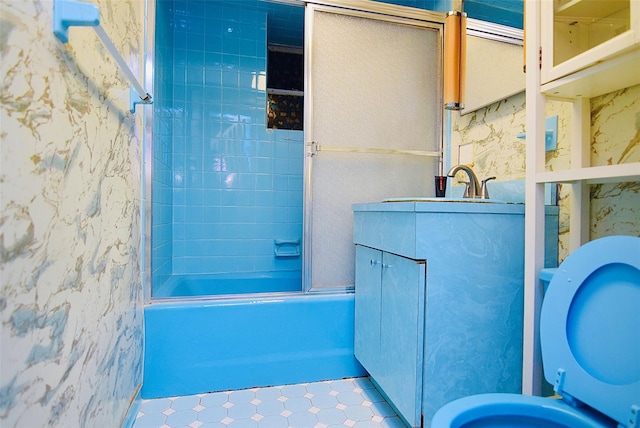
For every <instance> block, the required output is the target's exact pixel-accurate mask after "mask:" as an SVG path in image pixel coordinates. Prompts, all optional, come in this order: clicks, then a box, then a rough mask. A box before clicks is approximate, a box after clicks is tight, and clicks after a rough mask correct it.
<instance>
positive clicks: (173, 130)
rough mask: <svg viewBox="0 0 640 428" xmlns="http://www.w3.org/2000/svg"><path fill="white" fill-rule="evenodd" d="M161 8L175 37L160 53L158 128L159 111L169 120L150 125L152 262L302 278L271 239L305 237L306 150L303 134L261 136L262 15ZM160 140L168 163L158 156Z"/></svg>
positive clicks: (195, 270) (182, 270) (202, 5)
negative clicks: (161, 78) (167, 61)
mask: <svg viewBox="0 0 640 428" xmlns="http://www.w3.org/2000/svg"><path fill="white" fill-rule="evenodd" d="M160 7H165V8H166V9H168V10H170V13H168V14H167V15H168V16H169V20H170V22H169V28H171V29H172V31H171V32H172V35H171V36H170V37H167V36H164V38H163V39H159V38H157V39H156V46H157V50H163V49H164V50H166V51H167V52H165V53H164V55H165V57H166V58H170V59H171V63H170V64H172V65H173V67H172V69H171V70H170V71H168V70H164V71H163V72H164V73H165V75H164V77H165V80H164V81H163V83H162V86H164V88H163V95H164V96H165V97H167V98H166V99H165V100H160V99H159V97H157V98H156V99H157V101H156V102H157V106H156V121H157V115H158V110H159V109H161V107H160V106H164V108H162V111H167V112H171V118H170V120H169V123H167V124H164V122H163V121H161V122H162V124H156V126H155V132H158V133H159V138H157V137H156V145H155V146H156V147H155V149H156V150H154V152H156V153H155V160H156V161H157V160H158V159H159V158H160V157H162V158H163V162H157V164H158V165H157V168H156V169H157V170H156V171H155V175H158V176H159V177H154V185H156V184H157V185H158V186H159V189H158V190H157V191H154V204H156V203H159V204H161V207H160V206H159V207H158V208H157V209H154V226H155V227H154V236H153V238H154V242H156V244H154V249H156V250H159V253H160V254H158V255H157V256H156V257H155V260H156V262H157V263H161V265H160V266H162V267H163V268H162V272H164V266H167V264H169V265H170V270H171V273H172V274H174V275H175V274H211V273H228V272H264V271H278V270H300V269H301V258H300V257H297V258H276V257H274V240H275V239H301V238H302V190H303V185H302V180H303V179H302V177H303V160H304V143H303V134H302V132H300V131H274V130H267V129H266V87H265V84H266V43H267V39H266V37H267V28H266V25H267V14H266V13H265V12H264V11H262V12H261V11H251V10H248V9H247V8H239V7H234V6H228V5H225V4H223V3H221V2H200V1H180V2H175V3H174V2H169V1H167V2H164V1H162V2H158V8H160ZM158 14H160V12H158ZM163 43H165V44H164V45H163V46H161V44H163ZM168 51H171V53H170V54H169V52H168ZM159 65H160V67H156V68H157V69H159V68H169V65H167V64H159ZM156 91H157V92H158V89H156ZM160 114H162V113H160ZM165 132H168V133H169V134H170V139H171V142H172V145H171V153H170V155H169V159H166V156H165V155H166V154H165V153H164V152H163V151H162V152H161V149H160V148H158V147H157V146H162V147H164V144H163V143H164V142H165V140H164V136H165ZM164 161H166V163H164ZM164 168H167V171H164ZM167 175H168V176H167ZM165 180H168V181H165ZM165 202H166V203H167V205H166V206H165ZM167 206H168V207H169V209H170V213H167V212H166V211H165V208H167ZM156 216H159V217H160V218H159V219H157V221H156V219H155V217H156ZM165 219H169V221H170V225H171V226H170V228H167V227H166V224H165V223H164V220H165ZM165 243H169V244H168V246H167V247H168V249H169V253H170V262H166V260H165V256H166V252H165V250H166V249H167V247H165ZM158 269H160V267H159V268H158ZM154 272H155V270H154Z"/></svg>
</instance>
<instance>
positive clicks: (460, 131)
mask: <svg viewBox="0 0 640 428" xmlns="http://www.w3.org/2000/svg"><path fill="white" fill-rule="evenodd" d="M525 107H526V106H525V95H524V93H522V94H518V95H515V96H512V97H510V98H508V99H506V100H503V101H500V102H497V103H494V104H492V105H490V106H488V107H486V108H483V109H480V110H478V111H476V112H473V113H469V114H466V115H463V116H460V115H459V114H457V113H454V114H453V116H452V146H451V153H452V155H451V164H452V165H455V164H456V163H458V161H459V158H458V153H459V152H458V147H459V146H460V145H466V144H471V146H472V147H471V149H472V152H473V163H472V166H473V168H474V171H475V172H476V173H477V175H478V177H480V178H484V177H488V176H492V175H495V176H497V177H498V180H499V181H508V180H521V179H524V177H525V166H526V165H525V143H524V140H522V139H518V138H516V135H517V134H519V133H521V132H525V120H526V109H525ZM554 115H557V116H558V147H557V149H556V150H553V151H549V152H547V155H546V168H547V169H553V170H559V169H563V168H567V167H568V166H570V150H569V147H570V136H569V126H570V123H571V122H570V120H571V119H570V118H571V105H570V103H566V102H561V101H547V105H546V116H547V117H549V116H554ZM591 141H592V145H591V165H593V166H597V165H607V164H616V163H625V162H639V161H640V86H634V87H631V88H627V89H623V90H620V91H616V92H613V93H610V94H606V95H603V96H600V97H596V98H593V99H591ZM558 198H559V205H560V237H559V252H560V260H561V261H562V260H563V259H564V258H565V257H566V256H567V254H568V252H569V214H570V213H569V200H568V189H567V187H566V186H565V187H564V188H563V187H562V185H560V186H559V191H558ZM590 205H591V219H590V236H591V239H596V238H600V237H603V236H609V235H616V234H622V235H633V236H640V222H639V221H638V219H639V218H640V182H629V183H619V184H598V185H592V186H591V204H590Z"/></svg>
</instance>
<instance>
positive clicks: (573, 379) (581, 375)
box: [431, 236, 640, 428]
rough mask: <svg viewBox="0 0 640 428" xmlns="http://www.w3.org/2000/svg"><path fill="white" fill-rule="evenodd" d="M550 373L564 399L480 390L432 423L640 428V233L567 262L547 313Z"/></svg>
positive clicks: (467, 427)
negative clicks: (484, 392)
mask: <svg viewBox="0 0 640 428" xmlns="http://www.w3.org/2000/svg"><path fill="white" fill-rule="evenodd" d="M540 346H541V351H542V363H543V367H544V376H545V378H546V379H547V381H548V382H549V383H551V384H553V385H554V390H555V391H556V393H557V394H558V396H559V397H561V398H544V397H534V396H526V395H517V394H480V395H472V396H469V397H464V398H460V399H458V400H455V401H452V402H450V403H448V404H446V405H445V406H443V407H442V408H440V409H439V410H438V411H437V412H436V414H435V415H434V417H433V419H432V421H431V427H432V428H478V427H485V428H489V427H491V428H498V427H518V428H527V427H548V428H553V427H558V428H560V427H562V428H583V427H584V428H587V427H589V428H596V427H597V428H602V427H627V428H640V238H638V237H631V236H610V237H606V238H601V239H597V240H594V241H591V242H589V243H587V244H585V245H583V246H582V247H580V248H579V249H577V250H576V251H574V252H573V253H572V254H571V255H570V256H569V257H567V259H566V260H565V261H564V262H563V263H562V264H561V265H560V267H559V268H558V270H557V271H556V273H555V274H554V276H553V278H552V280H551V283H550V284H549V287H548V289H547V292H546V295H545V297H544V301H543V304H542V310H541V313H540Z"/></svg>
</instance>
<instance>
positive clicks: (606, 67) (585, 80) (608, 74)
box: [541, 49, 640, 99]
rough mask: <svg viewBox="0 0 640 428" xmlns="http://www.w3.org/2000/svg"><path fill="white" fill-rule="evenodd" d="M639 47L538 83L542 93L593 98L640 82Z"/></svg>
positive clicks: (563, 96) (573, 97) (560, 96)
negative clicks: (540, 83)
mask: <svg viewBox="0 0 640 428" xmlns="http://www.w3.org/2000/svg"><path fill="white" fill-rule="evenodd" d="M638 70H640V49H635V50H633V51H631V52H626V53H624V54H622V55H620V56H618V57H616V58H613V59H610V60H608V61H605V62H600V63H598V64H596V65H594V66H591V67H589V68H586V69H584V70H581V71H578V72H576V73H573V74H571V75H569V76H567V77H563V78H560V79H557V80H554V81H552V82H549V83H546V84H544V85H542V87H541V91H542V93H543V94H545V95H547V96H549V97H554V98H566V99H575V98H593V97H597V96H599V95H603V94H608V93H610V92H613V91H616V90H618V89H622V88H629V87H631V86H635V85H640V71H638Z"/></svg>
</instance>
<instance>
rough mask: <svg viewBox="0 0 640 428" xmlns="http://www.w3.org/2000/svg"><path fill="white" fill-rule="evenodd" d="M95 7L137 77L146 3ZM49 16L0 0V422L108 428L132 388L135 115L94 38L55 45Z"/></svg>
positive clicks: (137, 294) (79, 31)
mask: <svg viewBox="0 0 640 428" xmlns="http://www.w3.org/2000/svg"><path fill="white" fill-rule="evenodd" d="M94 3H96V4H97V5H98V7H99V8H100V10H101V23H102V25H103V27H104V28H105V30H106V32H107V33H108V34H109V35H110V36H111V38H112V40H113V41H114V43H115V45H116V47H117V48H118V49H119V50H120V52H122V53H123V56H124V57H125V59H126V60H127V61H128V62H129V63H130V64H131V66H132V68H133V69H134V72H135V73H138V71H139V70H140V68H141V65H142V62H141V60H140V56H141V52H142V46H143V44H142V43H143V31H142V26H143V16H144V10H143V7H144V2H142V1H138V0H119V1H117V2H115V1H110V0H98V1H94ZM52 16H53V2H52V1H50V0H43V1H40V0H33V1H27V0H1V1H0V76H2V78H1V80H0V94H1V95H0V100H1V104H0V139H1V144H2V146H1V159H0V161H1V163H2V170H1V172H0V186H1V200H0V208H1V210H2V211H1V219H0V262H1V286H2V288H1V293H0V322H1V324H2V325H1V329H2V330H1V334H2V336H1V360H0V363H1V364H0V369H1V372H0V425H1V426H2V427H7V428H9V427H46V426H57V427H117V426H121V425H122V423H123V421H124V419H125V417H126V415H127V411H128V409H129V407H130V405H131V402H132V400H133V399H134V398H135V397H136V395H137V392H138V390H139V388H140V386H141V382H142V348H143V343H142V340H143V329H142V285H141V274H140V272H141V261H140V257H141V256H140V234H141V227H140V206H141V201H140V200H141V171H140V143H141V141H140V135H142V133H141V129H142V128H141V119H140V117H141V115H140V114H139V113H138V114H137V115H133V114H131V113H130V112H129V111H128V108H129V107H128V102H129V89H128V84H127V83H125V80H124V77H123V75H122V73H121V72H120V71H119V69H118V68H117V65H116V63H115V61H114V60H113V58H112V57H111V56H110V55H109V53H108V52H107V50H106V49H105V48H104V47H103V45H102V44H101V42H100V41H99V39H98V38H97V37H96V34H95V32H94V31H93V30H92V29H91V28H80V27H74V28H71V29H70V35H69V36H70V42H69V43H68V44H63V43H61V42H60V41H59V40H58V39H57V38H56V37H55V36H54V34H53V32H52ZM140 108H141V107H138V109H140Z"/></svg>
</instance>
